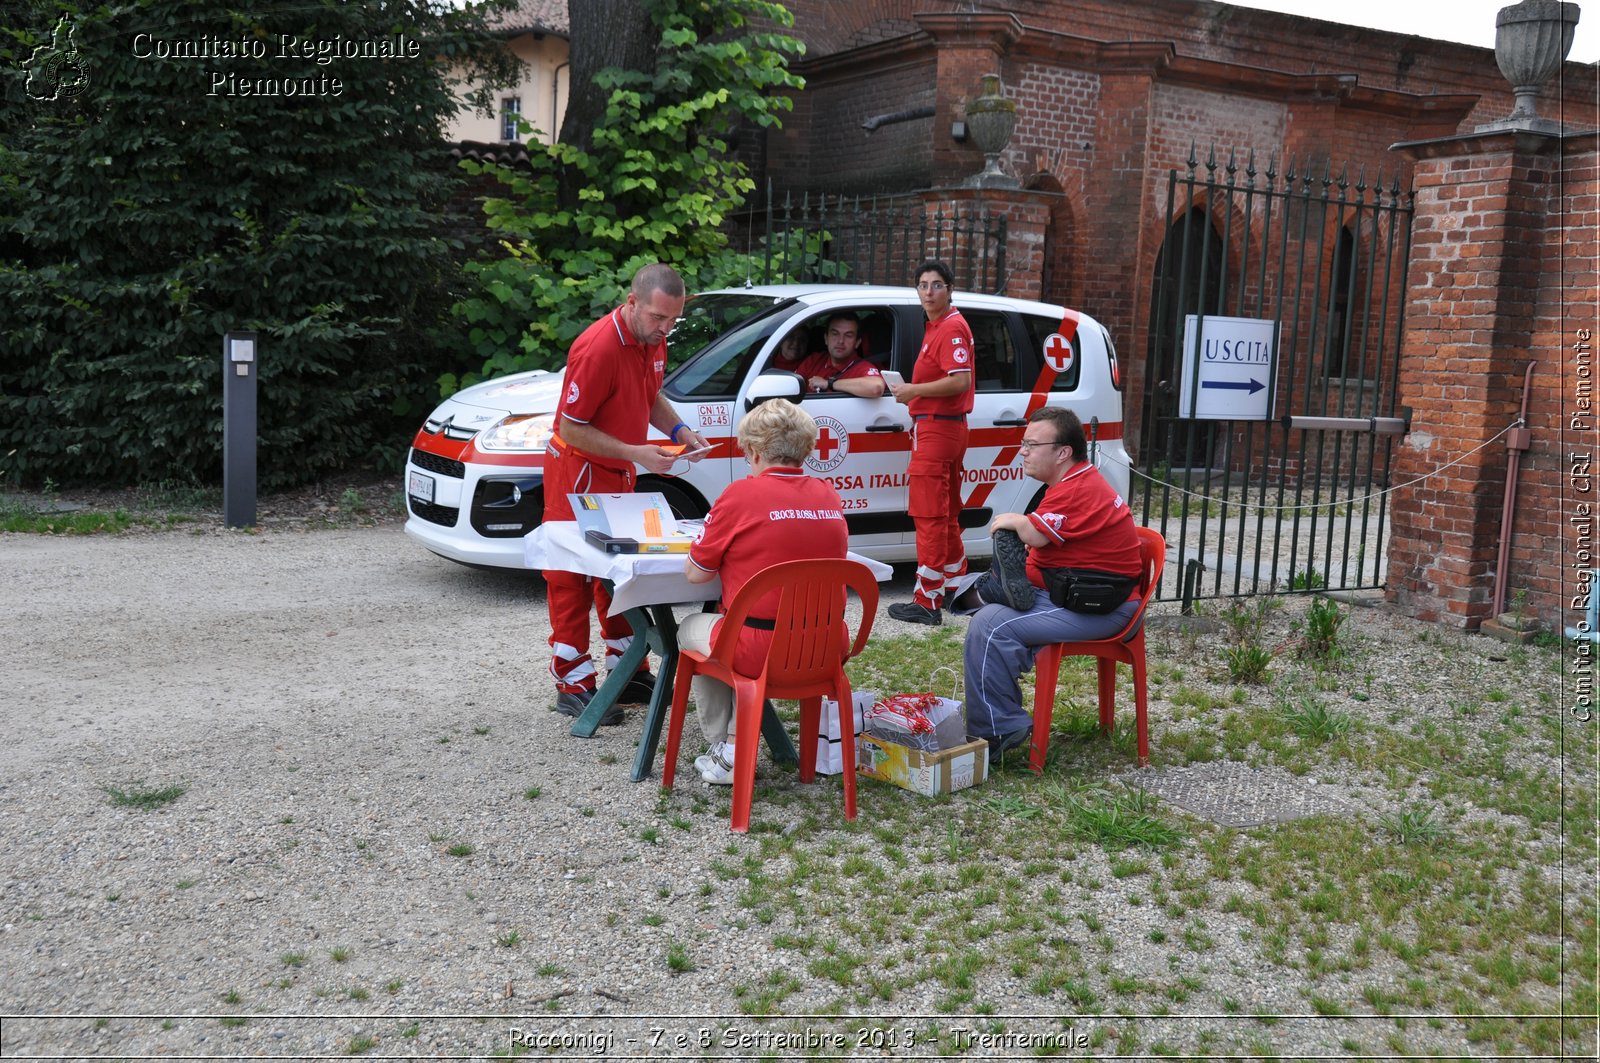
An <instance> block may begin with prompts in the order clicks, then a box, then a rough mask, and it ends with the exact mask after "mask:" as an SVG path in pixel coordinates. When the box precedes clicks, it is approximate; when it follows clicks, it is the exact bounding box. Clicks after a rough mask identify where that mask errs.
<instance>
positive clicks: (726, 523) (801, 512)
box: [689, 468, 850, 675]
mask: <svg viewBox="0 0 1600 1063" xmlns="http://www.w3.org/2000/svg"><path fill="white" fill-rule="evenodd" d="M843 510H844V507H843V505H842V504H841V503H840V501H839V492H838V491H835V490H834V489H833V485H832V484H830V483H828V481H826V480H819V479H818V478H816V477H815V476H807V475H806V474H805V473H803V472H801V471H800V470H799V469H785V468H775V469H768V470H767V471H766V472H764V473H762V474H761V475H760V476H747V477H745V478H744V479H743V480H735V481H734V482H733V483H731V484H729V485H728V488H727V490H725V491H723V492H722V494H721V495H719V496H718V497H717V501H716V502H715V503H714V504H713V505H712V507H711V512H710V513H708V514H706V525H705V532H704V534H702V535H701V536H700V539H699V540H698V541H697V542H696V543H695V544H694V547H693V549H691V550H690V551H689V561H690V563H691V564H693V565H694V566H695V567H697V568H700V569H704V570H705V571H707V572H716V573H719V574H720V575H721V576H722V608H723V610H724V611H726V610H727V608H728V603H729V602H731V601H733V599H734V598H735V597H736V596H737V595H738V593H739V591H740V589H741V588H743V587H744V585H745V584H746V583H749V582H750V577H752V576H754V575H755V574H756V573H757V572H760V571H761V570H762V569H764V568H769V567H771V566H772V565H776V564H778V563H779V562H782V561H799V560H804V559H807V558H817V557H838V558H842V557H844V555H845V553H846V551H847V550H848V549H849V543H850V532H849V529H848V528H847V527H846V526H845V522H844V512H843ZM777 608H778V601H777V592H776V591H774V592H773V594H772V595H771V596H769V597H768V598H767V599H766V600H764V601H763V602H761V603H760V604H759V605H757V606H756V608H755V609H753V610H752V611H751V615H752V616H756V617H761V618H763V619H770V618H771V617H772V615H773V614H774V613H775V612H776V611H777ZM771 642H772V632H770V631H763V630H761V629H760V628H753V627H747V628H745V629H744V631H743V632H741V633H740V635H739V652H738V656H737V658H736V659H735V662H734V668H735V670H737V671H739V672H741V673H743V674H745V675H754V674H756V673H757V672H759V671H760V670H761V665H762V662H763V661H765V660H766V654H767V647H768V646H769V645H770V644H771Z"/></svg>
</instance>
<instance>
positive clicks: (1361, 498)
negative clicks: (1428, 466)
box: [1110, 417, 1526, 513]
mask: <svg viewBox="0 0 1600 1063" xmlns="http://www.w3.org/2000/svg"><path fill="white" fill-rule="evenodd" d="M1525 424H1526V422H1525V421H1523V419H1522V418H1520V417H1519V418H1517V419H1516V420H1514V421H1512V422H1511V423H1510V424H1508V425H1506V426H1505V427H1504V428H1502V429H1501V430H1500V431H1498V432H1496V433H1495V434H1494V435H1493V436H1490V437H1489V438H1488V439H1486V440H1484V441H1483V442H1482V443H1480V444H1479V445H1478V446H1475V447H1473V448H1472V449H1471V450H1469V451H1467V452H1466V453H1464V454H1462V455H1460V456H1459V457H1457V458H1454V459H1452V460H1451V461H1447V462H1445V463H1444V464H1443V465H1441V466H1439V467H1438V468H1437V469H1434V470H1433V471H1432V472H1428V473H1424V474H1423V475H1421V476H1418V477H1416V478H1415V479H1412V480H1407V481H1406V482H1405V483H1398V484H1394V485H1393V486H1391V487H1385V488H1384V489H1382V490H1381V491H1373V492H1371V493H1370V494H1365V495H1351V496H1350V497H1349V498H1343V499H1339V500H1337V501H1333V502H1308V503H1305V504H1304V505H1294V506H1273V505H1260V504H1256V503H1254V502H1244V501H1239V502H1235V501H1233V500H1232V499H1229V498H1225V497H1223V496H1221V495H1209V494H1201V493H1199V492H1198V491H1190V490H1187V489H1185V488H1182V487H1179V486H1178V485H1177V484H1174V483H1168V482H1167V481H1165V480H1158V479H1156V478H1155V477H1154V476H1149V475H1147V474H1145V473H1143V472H1140V471H1139V470H1138V469H1136V468H1134V467H1133V466H1132V465H1131V464H1129V463H1128V462H1125V461H1121V460H1119V459H1117V458H1114V457H1113V458H1110V460H1111V461H1112V462H1114V463H1116V464H1118V465H1121V466H1122V467H1123V468H1125V469H1127V470H1128V472H1129V473H1131V474H1132V475H1134V476H1137V477H1139V478H1140V479H1141V480H1148V481H1149V482H1150V483H1152V484H1159V485H1161V486H1162V487H1167V488H1170V489H1171V490H1173V491H1176V492H1177V493H1178V494H1180V495H1188V496H1189V497H1190V498H1198V499H1200V500H1202V501H1206V502H1213V501H1215V502H1221V503H1223V504H1225V505H1229V506H1237V507H1239V508H1240V509H1246V510H1262V511H1266V512H1276V513H1294V512H1297V511H1299V510H1319V509H1330V510H1331V509H1332V508H1333V507H1334V506H1348V505H1354V504H1355V503H1357V502H1369V501H1372V500H1373V499H1377V498H1382V497H1383V496H1384V495H1387V494H1391V493H1393V492H1395V491H1399V490H1401V489H1402V488H1406V487H1410V486H1412V485H1413V484H1419V483H1422V482H1423V481H1424V480H1430V479H1432V478H1433V477H1435V476H1438V475H1439V474H1440V473H1442V472H1444V471H1445V470H1446V469H1450V468H1453V467H1455V466H1457V465H1460V464H1461V463H1462V462H1464V461H1466V460H1467V459H1468V458H1470V457H1472V456H1473V455H1474V454H1476V453H1478V451H1480V450H1483V449H1484V448H1485V447H1488V446H1490V445H1491V444H1493V443H1494V441H1495V440H1497V439H1501V438H1503V437H1504V436H1505V435H1506V434H1507V433H1508V432H1511V431H1512V430H1514V429H1517V428H1521V427H1523V426H1524V425H1525ZM1249 489H1250V488H1249V486H1248V485H1246V487H1245V490H1246V491H1248V490H1249Z"/></svg>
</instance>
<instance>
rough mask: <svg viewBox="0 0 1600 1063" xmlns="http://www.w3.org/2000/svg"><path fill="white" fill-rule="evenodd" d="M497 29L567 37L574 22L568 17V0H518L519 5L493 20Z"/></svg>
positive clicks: (508, 31)
mask: <svg viewBox="0 0 1600 1063" xmlns="http://www.w3.org/2000/svg"><path fill="white" fill-rule="evenodd" d="M493 25H494V27H495V28H496V29H499V30H502V31H504V32H507V33H527V32H530V31H532V32H537V33H553V34H555V35H557V36H559V37H567V36H570V35H571V33H572V23H571V21H570V20H569V19H568V18H567V0H518V3H517V6H516V7H514V8H511V9H510V10H509V11H507V12H505V14H503V15H501V16H500V17H498V18H496V19H494V20H493Z"/></svg>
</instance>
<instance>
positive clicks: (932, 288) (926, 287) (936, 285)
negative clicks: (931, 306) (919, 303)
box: [917, 281, 950, 292]
mask: <svg viewBox="0 0 1600 1063" xmlns="http://www.w3.org/2000/svg"><path fill="white" fill-rule="evenodd" d="M948 287H950V285H948V284H946V283H945V282H944V281H934V282H932V283H931V284H929V283H922V284H918V285H917V291H919V292H942V291H944V290H945V289H946V288H948Z"/></svg>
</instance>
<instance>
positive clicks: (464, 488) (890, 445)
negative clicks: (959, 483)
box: [406, 285, 1128, 568]
mask: <svg viewBox="0 0 1600 1063" xmlns="http://www.w3.org/2000/svg"><path fill="white" fill-rule="evenodd" d="M954 303H955V306H956V308H957V309H959V310H960V311H961V313H962V316H963V317H965V318H966V319H967V324H968V325H969V326H971V328H972V335H973V339H974V341H975V344H976V347H977V350H976V358H975V360H974V371H975V374H976V377H977V396H976V400H975V405H974V407H973V410H972V413H971V414H970V415H969V416H968V418H967V426H968V429H969V432H970V449H969V450H968V452H967V461H966V473H965V480H966V490H965V504H964V507H963V511H962V514H961V525H962V528H963V529H965V532H964V536H963V537H964V539H965V540H966V547H967V554H968V556H969V557H986V556H988V554H989V536H988V533H987V531H986V529H987V527H988V524H989V521H990V519H991V517H992V516H993V515H994V514H996V513H1003V512H1008V511H1026V510H1027V509H1028V508H1030V507H1031V506H1032V505H1033V504H1034V503H1036V502H1037V500H1038V497H1039V495H1040V494H1041V493H1042V491H1043V486H1042V485H1041V484H1039V483H1037V482H1035V481H1032V480H1029V479H1027V478H1026V477H1025V476H1023V474H1022V462H1021V457H1020V452H1019V451H1018V449H1017V444H1018V443H1019V442H1020V441H1021V440H1022V430H1023V428H1024V427H1025V426H1026V425H1027V419H1028V415H1029V414H1031V413H1032V412H1033V411H1035V410H1037V409H1039V408H1040V407H1041V406H1065V407H1067V408H1068V409H1071V410H1073V411H1075V412H1076V413H1077V414H1078V416H1079V418H1081V419H1082V421H1083V425H1084V431H1085V433H1086V434H1087V435H1088V437H1089V453H1090V459H1091V460H1092V461H1094V463H1095V464H1096V465H1098V466H1099V467H1100V470H1101V471H1102V472H1103V473H1104V474H1105V476H1106V478H1107V479H1108V480H1109V481H1110V482H1111V484H1112V486H1114V487H1115V488H1116V489H1117V491H1118V492H1120V493H1121V494H1122V496H1123V497H1124V498H1126V497H1127V495H1128V457H1127V452H1126V451H1125V450H1124V449H1123V445H1122V426H1123V422H1122V393H1121V377H1120V373H1119V371H1118V367H1117V356H1116V351H1115V349H1114V348H1113V347H1112V343H1111V337H1110V335H1109V334H1107V332H1106V330H1105V328H1104V327H1103V326H1102V325H1100V323H1099V322H1097V321H1095V320H1094V319H1093V318H1091V317H1089V316H1088V315H1086V314H1080V313H1078V312H1077V311H1075V310H1068V309H1066V308H1064V307H1060V306H1052V305H1049V304H1047V303H1034V302H1028V301H1026V300H1022V299H1009V298H1005V297H1003V296H994V295H972V294H967V293H957V295H956V298H955V299H954ZM839 311H849V312H851V313H853V314H855V316H856V317H857V318H858V319H859V320H860V322H861V336H862V353H863V354H864V355H865V356H867V357H868V358H870V359H871V360H872V361H873V362H874V363H876V364H877V365H878V366H879V367H880V368H882V369H893V370H896V371H897V372H899V373H901V374H902V375H903V376H904V377H905V378H906V379H908V380H909V379H910V378H911V368H912V364H913V363H914V362H915V361H916V356H917V349H918V348H919V347H920V345H921V343H922V331H923V323H924V321H925V318H924V315H923V312H922V306H921V304H920V303H919V302H918V300H917V293H916V292H915V291H914V290H913V289H911V288H876V287H862V286H852V285H773V286H767V287H754V288H739V289H727V290H723V291H713V292H705V293H703V294H700V295H696V296H693V297H691V298H690V299H689V301H688V303H687V305H686V306H685V308H684V316H683V319H682V320H681V321H680V322H679V323H678V327H677V329H676V331H674V332H673V334H672V338H671V340H669V341H668V342H669V345H670V349H671V351H672V352H673V355H674V357H684V356H685V355H687V356H688V357H687V360H686V361H685V362H684V363H683V364H682V365H680V366H679V367H678V368H677V369H676V370H674V371H672V372H671V373H670V374H669V375H668V376H667V378H666V382H665V384H664V390H665V392H666V395H667V397H668V399H670V400H671V402H672V404H673V406H674V407H676V409H677V411H678V417H679V419H680V420H682V421H683V422H684V423H685V424H688V425H690V426H692V427H693V428H694V429H695V430H696V431H698V432H699V433H700V434H701V435H702V436H704V437H705V439H706V441H707V442H709V443H711V444H712V445H713V446H714V448H715V449H714V450H713V451H712V452H711V453H710V454H708V455H707V456H706V457H705V458H703V459H701V460H700V461H699V462H694V463H690V462H687V461H684V462H680V463H679V464H678V465H677V466H675V468H674V470H673V471H674V472H675V473H681V475H676V476H665V477H662V476H654V475H650V474H648V473H644V472H643V471H642V470H641V474H640V476H639V485H638V489H639V490H641V491H660V492H662V493H663V494H665V495H666V496H667V498H668V499H669V500H670V501H671V502H672V505H673V508H674V510H675V511H676V512H677V513H678V515H679V516H686V517H687V516H703V515H704V514H705V513H706V511H707V510H708V509H709V508H710V506H711V503H712V502H713V501H714V500H715V499H716V497H717V495H718V494H719V493H721V491H722V489H723V488H724V487H726V486H727V485H728V484H729V483H731V482H732V481H733V480H735V479H738V478H740V477H743V476H744V475H745V474H746V472H747V469H746V466H745V463H744V460H743V457H742V455H740V453H739V451H738V448H737V446H736V445H735V443H734V432H735V426H737V424H738V423H739V418H740V417H741V416H743V414H744V412H745V411H746V410H748V409H749V408H750V407H751V406H753V405H754V404H755V403H756V402H758V401H764V400H766V399H770V398H774V397H785V398H790V399H793V400H794V401H798V402H803V403H804V406H805V409H806V411H807V412H809V413H810V414H811V415H812V416H813V417H815V418H816V421H817V425H818V430H819V431H818V439H817V449H816V450H815V451H814V452H813V453H812V455H811V458H810V460H809V461H807V462H806V466H807V469H808V471H810V472H811V473H813V474H814V475H817V476H820V477H823V478H825V479H827V480H828V481H830V482H831V483H832V484H833V485H834V486H835V487H836V488H837V489H838V491H839V496H840V498H841V499H842V500H843V502H844V510H845V519H846V520H847V521H848V522H849V525H850V548H851V549H852V550H855V551H857V552H859V553H861V554H864V555H866V556H868V557H872V558H876V559H877V560H880V561H912V560H915V558H916V543H915V536H914V534H913V529H912V524H911V518H910V517H908V516H907V515H906V466H907V464H908V462H909V461H910V457H911V416H910V414H909V413H907V411H906V407H905V406H904V405H902V404H900V403H897V402H895V401H894V400H893V399H892V398H889V397H888V396H885V397H883V398H878V399H863V398H859V397H856V396H853V395H844V394H835V393H823V394H805V387H804V385H803V383H802V382H801V380H800V378H799V377H798V376H796V375H795V374H793V373H788V372H784V371H783V370H778V369H773V370H768V369H767V368H766V367H767V363H768V362H769V361H770V360H771V358H772V356H773V354H774V352H775V351H776V350H777V347H778V345H779V343H780V342H781V341H782V340H783V338H784V337H785V336H787V335H788V334H789V333H791V332H792V331H794V330H795V329H805V330H806V331H807V333H808V337H807V339H808V342H807V345H806V349H807V350H808V351H818V350H822V349H823V342H822V335H823V324H824V322H825V321H826V320H827V318H828V316H829V315H831V314H834V313H837V312H839ZM560 393H561V374H560V373H546V372H543V371H536V372H531V373H517V374H514V375H512V376H506V377H500V378H498V379H496V380H490V381H486V382H484V383H482V384H478V385H476V386H474V387H470V388H466V389H464V390H462V391H460V392H458V393H457V394H456V395H454V396H452V397H450V398H449V399H446V400H445V401H444V402H443V403H441V404H440V405H439V407H438V408H437V409H436V410H434V411H433V413H432V414H431V415H430V416H429V417H428V419H427V421H426V422H425V423H424V424H423V426H422V427H421V429H419V430H418V432H417V435H416V438H415V439H414V440H413V441H412V444H411V455H410V459H409V460H408V462H407V463H406V495H407V507H408V509H409V511H410V519H409V520H408V521H407V522H406V533H407V534H408V535H410V536H411V537H412V538H413V539H415V540H417V541H418V542H419V543H421V544H422V545H423V546H425V547H427V548H428V549H429V550H432V551H433V552H434V553H436V554H439V555H440V556H442V557H447V558H449V559H451V560H452V561H459V562H462V563H463V564H469V565H489V566H498V567H505V568H521V567H522V565H523V562H522V537H523V536H524V535H526V534H527V533H528V532H530V531H532V530H533V528H535V527H536V526H537V525H538V524H539V521H540V520H541V519H542V517H543V512H544V495H543V486H544V472H543V468H544V451H545V444H546V443H547V442H548V440H549V438H550V434H551V431H552V429H553V427H554V421H555V409H556V400H557V398H558V397H559V395H560ZM662 442H665V440H664V439H663V440H662Z"/></svg>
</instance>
